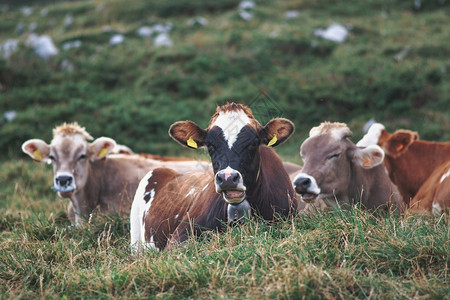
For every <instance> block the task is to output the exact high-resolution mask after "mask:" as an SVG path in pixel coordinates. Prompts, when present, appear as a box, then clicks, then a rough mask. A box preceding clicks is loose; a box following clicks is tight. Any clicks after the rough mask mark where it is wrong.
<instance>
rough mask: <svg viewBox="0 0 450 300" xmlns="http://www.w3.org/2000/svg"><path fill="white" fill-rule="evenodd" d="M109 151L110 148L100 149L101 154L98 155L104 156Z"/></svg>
mask: <svg viewBox="0 0 450 300" xmlns="http://www.w3.org/2000/svg"><path fill="white" fill-rule="evenodd" d="M107 153H108V149H106V148H103V149H102V151H100V154H99V155H98V157H103V156H105V155H106V154H107Z"/></svg>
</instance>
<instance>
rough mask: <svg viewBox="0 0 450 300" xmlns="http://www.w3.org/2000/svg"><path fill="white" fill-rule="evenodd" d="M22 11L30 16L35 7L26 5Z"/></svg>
mask: <svg viewBox="0 0 450 300" xmlns="http://www.w3.org/2000/svg"><path fill="white" fill-rule="evenodd" d="M21 11H22V13H23V14H24V15H25V16H29V15H31V14H32V13H33V8H31V7H29V6H24V7H22V9H21Z"/></svg>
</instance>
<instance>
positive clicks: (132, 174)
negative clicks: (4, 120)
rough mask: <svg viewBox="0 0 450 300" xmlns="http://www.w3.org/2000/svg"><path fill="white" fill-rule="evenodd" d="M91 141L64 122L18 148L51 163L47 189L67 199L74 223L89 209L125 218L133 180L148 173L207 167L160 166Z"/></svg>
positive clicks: (201, 164) (102, 141) (107, 140)
mask: <svg viewBox="0 0 450 300" xmlns="http://www.w3.org/2000/svg"><path fill="white" fill-rule="evenodd" d="M91 139H93V138H92V137H91V136H90V134H89V133H87V132H86V130H85V129H84V128H82V127H80V126H79V125H78V124H77V123H72V124H66V123H64V124H63V125H61V126H58V127H56V128H55V129H54V130H53V139H52V141H51V143H50V144H47V143H46V142H44V141H43V140H40V139H31V140H28V141H26V142H25V143H24V144H23V145H22V150H23V151H24V152H25V153H26V154H28V155H29V156H31V157H32V158H33V159H34V160H36V161H42V162H48V163H51V164H52V165H53V171H54V185H53V187H52V189H53V190H55V191H57V192H58V194H59V196H61V197H63V198H70V204H69V207H68V216H69V218H70V220H71V221H72V223H75V224H80V223H81V222H82V218H80V217H81V216H83V217H86V216H89V214H90V213H91V212H92V211H93V210H94V209H99V210H100V212H102V213H110V212H114V211H115V212H117V213H119V214H121V215H128V214H129V211H130V206H131V199H132V197H133V196H134V192H135V191H136V188H137V186H138V183H139V180H140V179H141V178H142V177H143V176H144V175H145V174H146V173H147V172H148V171H149V170H152V169H154V168H158V167H163V166H164V167H169V168H174V169H175V170H177V171H180V172H186V171H192V170H197V171H202V170H208V169H210V165H209V163H206V162H197V161H185V162H178V161H173V162H171V161H164V162H163V161H159V160H154V159H150V158H147V157H144V156H141V155H136V154H129V153H128V154H116V155H107V154H109V153H110V152H111V151H113V150H114V149H117V147H116V142H115V141H114V140H113V139H111V138H107V137H100V138H98V139H96V140H95V141H93V142H92V143H89V142H88V140H91ZM127 152H128V151H127Z"/></svg>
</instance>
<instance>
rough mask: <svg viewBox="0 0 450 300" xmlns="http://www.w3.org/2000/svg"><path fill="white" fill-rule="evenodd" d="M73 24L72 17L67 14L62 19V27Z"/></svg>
mask: <svg viewBox="0 0 450 300" xmlns="http://www.w3.org/2000/svg"><path fill="white" fill-rule="evenodd" d="M72 23H73V15H72V14H67V15H66V17H65V18H64V26H65V27H67V26H70V25H72Z"/></svg>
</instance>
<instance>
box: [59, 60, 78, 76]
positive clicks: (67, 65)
mask: <svg viewBox="0 0 450 300" xmlns="http://www.w3.org/2000/svg"><path fill="white" fill-rule="evenodd" d="M61 69H62V70H64V71H66V72H69V73H70V72H73V70H74V69H75V67H74V65H73V64H72V63H71V62H70V61H69V60H67V59H64V60H63V61H62V62H61Z"/></svg>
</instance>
